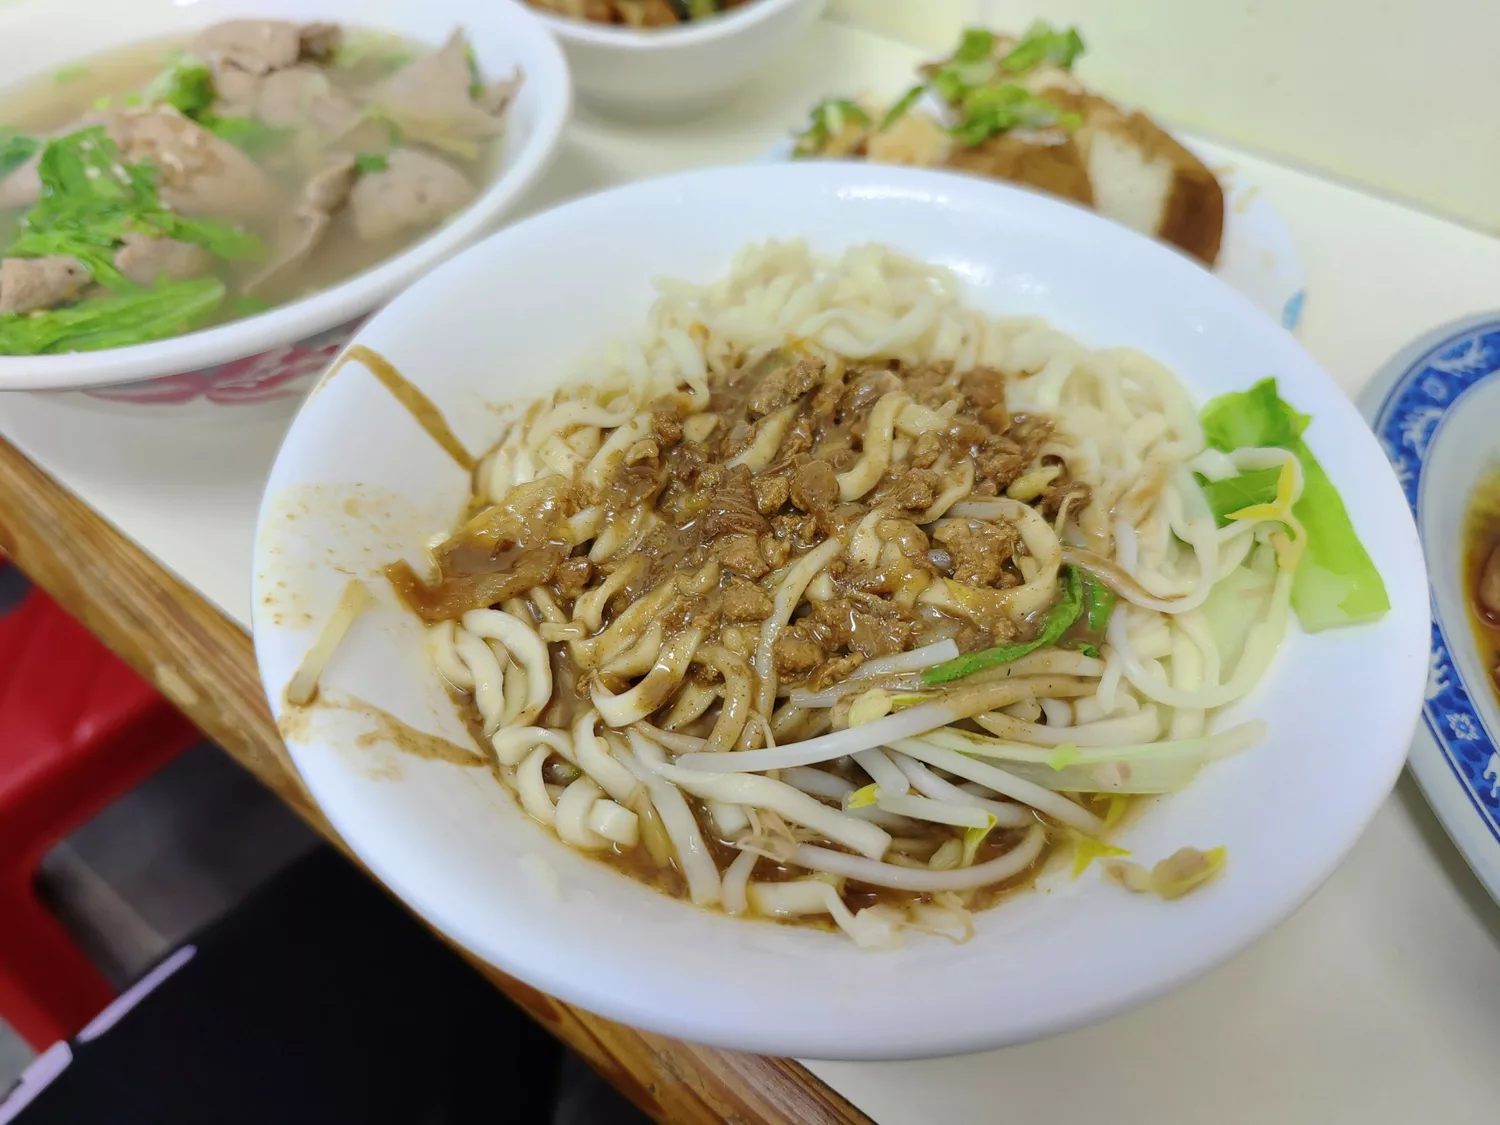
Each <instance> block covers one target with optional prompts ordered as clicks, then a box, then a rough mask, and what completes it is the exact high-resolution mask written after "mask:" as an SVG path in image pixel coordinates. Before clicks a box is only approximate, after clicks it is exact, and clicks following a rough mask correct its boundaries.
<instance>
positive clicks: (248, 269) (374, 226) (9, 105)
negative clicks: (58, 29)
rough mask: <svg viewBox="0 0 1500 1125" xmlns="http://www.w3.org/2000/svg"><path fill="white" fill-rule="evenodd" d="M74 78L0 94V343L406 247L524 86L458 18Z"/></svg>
mask: <svg viewBox="0 0 1500 1125" xmlns="http://www.w3.org/2000/svg"><path fill="white" fill-rule="evenodd" d="M163 59H165V60H166V61H165V62H163ZM70 70H76V71H77V74H76V75H72V76H70V81H68V82H65V83H64V82H61V81H56V80H54V79H53V78H52V77H51V76H49V77H48V78H47V79H46V80H45V81H44V82H42V83H33V84H32V86H30V87H27V88H25V89H22V90H21V91H19V92H18V93H16V94H15V95H14V96H10V97H7V98H0V355H5V354H9V355H44V354H53V353H56V352H63V351H83V350H91V349H99V348H111V347H121V346H126V345H130V344H137V343H145V342H149V341H151V340H157V339H161V338H163V337H165V336H171V335H175V334H178V333H181V332H188V331H193V330H196V329H198V328H203V327H207V326H209V325H212V324H217V323H222V322H223V321H225V320H232V319H234V318H236V317H240V316H248V315H253V314H254V313H255V312H259V311H263V310H265V309H267V308H273V307H275V306H276V305H278V304H282V303H284V302H286V301H289V300H294V299H297V298H299V297H301V296H304V295H306V294H308V293H312V292H315V291H317V290H319V289H322V288H324V287H326V286H329V285H333V284H337V283H338V282H340V281H342V280H343V279H344V278H346V277H348V276H350V275H352V274H354V273H356V272H358V271H360V270H363V269H366V268H369V267H371V266H374V265H376V264H378V263H379V262H380V261H382V260H384V259H385V258H387V257H389V256H391V255H392V254H395V253H399V252H400V251H402V250H403V249H404V248H405V247H406V246H407V245H408V244H409V243H411V242H412V241H414V240H415V239H417V238H420V237H422V236H423V235H424V234H425V233H427V231H429V230H431V229H432V228H433V227H435V226H436V225H437V224H439V223H441V222H443V221H444V220H446V219H447V218H448V217H449V216H451V215H452V214H453V213H455V212H456V211H458V210H459V209H461V208H463V207H465V206H467V205H468V203H469V202H470V201H471V200H473V199H474V198H475V197H476V196H477V195H478V193H479V189H480V185H481V184H482V182H483V180H484V178H485V176H486V175H487V174H488V171H489V166H490V162H491V160H492V159H493V157H494V155H495V154H496V152H497V151H498V147H499V145H498V141H499V138H500V136H501V134H502V133H503V131H504V125H505V121H504V110H505V105H506V104H507V103H508V101H509V99H510V98H511V96H513V94H514V90H515V84H516V82H517V81H518V80H519V76H517V77H516V78H513V79H512V80H510V81H507V82H501V83H496V84H495V85H494V86H490V85H487V84H486V81H485V76H484V75H483V74H482V73H481V72H480V70H479V68H478V67H477V65H476V63H475V57H474V54H473V51H472V50H471V48H470V46H469V44H468V41H467V39H466V37H465V36H464V34H463V33H462V32H461V31H460V32H455V33H454V34H453V36H451V37H450V39H449V40H448V42H447V43H445V44H444V45H443V46H442V47H441V48H439V49H435V50H434V49H430V48H420V49H419V48H417V47H415V46H414V45H413V44H411V43H410V42H408V41H405V40H402V39H399V38H397V37H395V36H390V35H384V34H381V33H356V34H355V35H353V36H351V37H350V42H349V43H347V44H346V43H344V34H343V31H342V30H341V29H340V28H338V27H335V26H333V25H329V24H302V25H299V24H296V23H292V22H289V21H279V20H255V21H232V22H230V23H227V24H221V25H215V26H211V27H209V28H206V29H204V30H203V31H202V32H200V33H198V35H196V36H195V37H194V38H193V39H192V40H191V41H190V42H187V43H183V42H180V41H179V42H177V43H173V44H163V43H155V44H146V45H142V46H141V47H137V48H131V49H130V50H127V51H122V52H118V53H116V54H114V55H108V56H102V57H100V58H99V59H96V60H90V61H89V64H88V65H87V66H85V67H77V68H70ZM59 77H60V76H59ZM396 120H401V121H403V122H417V123H420V125H421V128H420V129H415V128H412V129H405V130H398V129H396V128H393V127H390V126H389V125H388V123H389V122H394V121H396ZM377 176H378V177H380V182H379V184H378V185H375V184H368V185H367V184H366V182H365V181H367V180H369V179H370V178H372V177H377Z"/></svg>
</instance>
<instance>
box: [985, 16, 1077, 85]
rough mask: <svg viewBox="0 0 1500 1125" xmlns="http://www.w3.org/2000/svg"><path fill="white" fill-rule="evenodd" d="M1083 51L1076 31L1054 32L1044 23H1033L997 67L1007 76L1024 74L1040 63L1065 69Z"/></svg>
mask: <svg viewBox="0 0 1500 1125" xmlns="http://www.w3.org/2000/svg"><path fill="white" fill-rule="evenodd" d="M1083 50H1084V47H1083V38H1082V36H1080V35H1079V34H1078V29H1077V28H1073V27H1070V28H1068V30H1067V31H1054V30H1053V28H1052V25H1051V24H1050V23H1048V22H1047V21H1046V20H1037V21H1036V22H1035V23H1033V24H1032V25H1031V26H1030V27H1028V28H1027V29H1026V34H1025V35H1023V36H1021V39H1020V41H1019V42H1018V43H1017V44H1016V45H1015V46H1014V47H1012V48H1011V51H1010V53H1009V54H1008V55H1006V56H1005V58H1004V59H1003V60H1002V61H1001V64H1000V65H1001V66H1003V67H1004V68H1005V69H1006V70H1007V71H1009V72H1010V73H1011V74H1025V73H1026V72H1027V71H1029V70H1035V69H1036V68H1037V67H1038V66H1041V65H1042V64H1043V63H1050V64H1051V65H1053V66H1058V67H1062V69H1064V70H1067V69H1069V68H1070V67H1071V66H1072V65H1073V61H1074V60H1075V59H1076V58H1078V56H1079V55H1081V54H1083Z"/></svg>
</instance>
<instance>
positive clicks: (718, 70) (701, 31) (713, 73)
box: [533, 0, 823, 121]
mask: <svg viewBox="0 0 1500 1125" xmlns="http://www.w3.org/2000/svg"><path fill="white" fill-rule="evenodd" d="M533 10H534V11H536V13H537V18H538V19H540V20H541V21H542V22H543V23H544V24H546V25H547V27H548V29H549V30H550V31H551V32H552V33H553V34H554V35H556V36H557V38H558V39H559V40H560V41H561V42H562V45H563V50H564V51H566V52H567V54H568V62H569V63H571V64H572V67H573V80H574V82H576V83H577V85H578V93H579V95H580V96H581V97H583V98H584V99H585V100H586V101H587V103H588V105H589V108H591V109H594V110H596V111H598V112H599V113H601V114H605V115H608V116H612V117H624V118H630V119H636V120H653V119H654V120H659V121H669V120H683V119H685V118H688V117H696V116H698V115H700V114H703V113H707V112H709V111H710V110H712V109H714V108H716V107H717V106H719V105H721V104H722V103H723V102H724V101H726V100H727V99H728V98H729V96H730V95H731V94H733V93H734V91H735V90H736V89H737V88H738V87H739V86H741V85H743V84H744V83H745V82H746V81H747V80H748V79H749V78H750V76H751V75H753V74H754V73H755V72H756V71H758V70H760V69H761V68H762V67H764V66H765V65H766V64H767V63H769V62H770V61H771V60H772V59H773V58H775V57H776V55H777V54H778V53H779V52H781V51H782V50H783V49H785V48H786V47H787V46H788V45H790V44H791V43H792V41H793V40H795V39H796V38H797V36H798V35H799V34H801V33H802V32H803V31H804V30H805V29H806V28H807V26H808V25H809V24H811V23H812V22H813V20H815V19H817V17H818V15H819V13H820V12H821V11H822V10H823V0H750V3H748V4H744V5H742V6H741V7H738V8H736V9H734V10H733V11H731V12H726V13H725V14H724V15H721V16H713V17H710V18H709V19H705V20H700V21H693V22H689V23H686V24H681V25H678V26H676V27H668V28H660V29H652V30H639V31H638V30H636V29H635V28H630V27H621V26H617V25H614V24H601V23H592V22H590V21H588V20H581V19H570V18H568V17H567V16H557V15H553V14H552V13H550V12H547V11H543V10H542V9H539V8H538V9H533Z"/></svg>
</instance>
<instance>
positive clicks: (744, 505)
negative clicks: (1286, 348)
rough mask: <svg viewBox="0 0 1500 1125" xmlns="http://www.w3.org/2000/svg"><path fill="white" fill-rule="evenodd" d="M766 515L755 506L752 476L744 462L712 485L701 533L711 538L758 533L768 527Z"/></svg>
mask: <svg viewBox="0 0 1500 1125" xmlns="http://www.w3.org/2000/svg"><path fill="white" fill-rule="evenodd" d="M767 526H768V525H767V523H766V517H765V516H763V515H761V514H760V512H759V511H757V510H756V507H755V476H754V474H753V473H751V472H750V470H749V469H748V468H746V467H745V466H744V465H736V466H735V467H734V468H732V469H730V470H728V471H727V472H726V473H725V474H724V476H723V479H722V480H720V481H719V483H718V485H717V486H716V487H715V488H714V490H713V493H712V495H711V496H710V497H709V500H708V508H707V509H706V510H705V511H704V513H703V533H704V535H705V536H707V537H708V538H710V539H716V538H718V537H719V536H721V535H759V534H760V533H761V532H762V531H765V530H766V528H767Z"/></svg>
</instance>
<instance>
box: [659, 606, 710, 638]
mask: <svg viewBox="0 0 1500 1125" xmlns="http://www.w3.org/2000/svg"><path fill="white" fill-rule="evenodd" d="M718 623H719V611H718V610H717V609H715V608H714V604H713V602H712V601H711V600H710V599H709V598H706V597H696V598H682V599H681V600H679V601H677V602H675V603H673V605H672V608H671V609H669V610H667V612H666V613H665V614H664V615H663V617H662V629H663V630H664V631H665V632H666V634H667V636H669V637H670V636H672V635H673V634H675V633H680V632H682V631H683V630H684V629H702V630H703V631H704V632H706V633H712V632H713V630H714V626H716V625H717V624H718Z"/></svg>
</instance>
